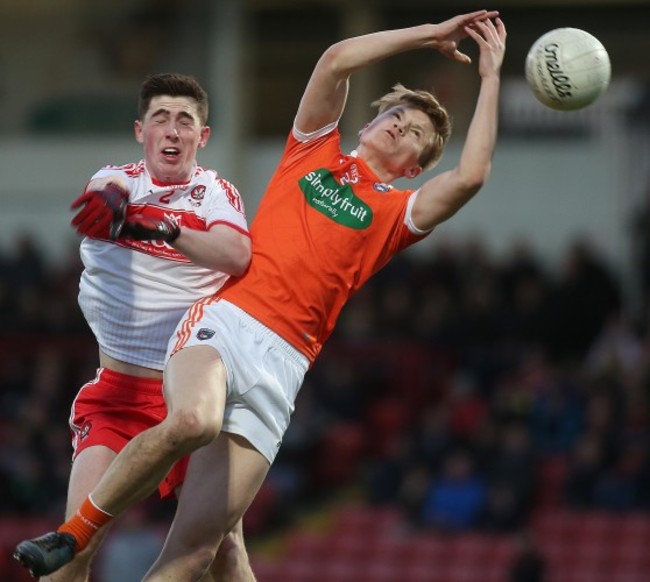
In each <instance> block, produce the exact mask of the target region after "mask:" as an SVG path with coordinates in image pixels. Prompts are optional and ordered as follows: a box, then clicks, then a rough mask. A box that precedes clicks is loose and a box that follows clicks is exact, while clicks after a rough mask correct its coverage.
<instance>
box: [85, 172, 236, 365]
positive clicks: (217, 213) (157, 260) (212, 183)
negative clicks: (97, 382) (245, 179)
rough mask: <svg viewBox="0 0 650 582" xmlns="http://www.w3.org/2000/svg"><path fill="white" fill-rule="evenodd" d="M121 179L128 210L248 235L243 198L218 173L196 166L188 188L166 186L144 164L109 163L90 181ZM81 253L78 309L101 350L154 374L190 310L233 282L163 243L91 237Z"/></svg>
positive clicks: (87, 239)
mask: <svg viewBox="0 0 650 582" xmlns="http://www.w3.org/2000/svg"><path fill="white" fill-rule="evenodd" d="M116 174H117V175H120V176H122V177H123V178H124V179H126V181H127V183H128V188H129V192H130V195H129V212H136V211H142V212H144V213H145V214H147V215H150V216H153V217H158V218H159V217H162V216H166V217H168V218H170V219H171V220H174V221H176V222H177V223H178V224H179V225H181V226H187V227H190V228H194V229H197V230H204V231H207V230H209V229H210V228H211V227H212V226H214V225H215V224H218V223H223V224H227V225H229V226H231V227H233V228H235V229H237V230H239V231H241V232H243V233H248V226H247V222H246V216H245V213H244V207H243V204H242V200H241V198H240V196H239V193H238V192H237V190H236V189H235V188H234V186H232V184H230V183H229V182H227V181H226V180H222V179H220V178H218V177H217V174H216V172H214V171H213V170H207V169H204V168H202V167H200V166H196V167H195V170H194V173H193V175H192V178H191V179H190V181H189V182H187V183H186V184H163V183H160V182H158V181H156V180H154V179H152V178H151V176H150V175H149V173H148V172H147V170H146V168H145V164H144V162H143V161H140V162H138V163H137V164H128V165H125V166H106V167H104V168H102V169H101V170H100V171H99V172H97V173H96V174H95V175H94V176H93V178H101V177H104V176H109V175H116ZM80 251H81V259H82V261H83V264H84V266H85V270H84V271H83V273H82V275H81V281H80V284H79V305H80V307H81V309H82V311H83V314H84V316H85V318H86V320H87V321H88V324H89V326H90V328H91V329H92V331H93V333H94V334H95V336H96V338H97V342H98V344H99V346H100V347H101V349H102V350H103V351H104V352H105V353H106V354H108V355H109V356H111V357H113V358H116V359H117V360H120V361H123V362H128V363H131V364H136V365H139V366H144V367H147V368H153V369H157V370H162V369H163V367H164V360H165V352H166V349H167V344H168V342H169V337H170V336H171V334H172V333H173V332H174V329H175V328H176V325H177V324H178V321H179V320H180V318H181V317H182V315H183V314H184V313H185V311H186V309H187V308H188V307H189V306H190V305H192V304H193V303H194V302H195V301H196V300H197V299H201V298H202V297H206V296H209V295H211V294H213V293H215V292H216V291H217V290H218V289H219V288H220V287H221V285H223V283H224V281H225V280H226V279H227V277H228V276H227V275H226V274H225V273H220V272H215V271H212V270H210V269H206V268H204V267H199V266H197V265H195V264H193V263H191V262H190V261H189V259H187V258H186V257H185V256H183V255H182V254H180V253H179V252H178V251H176V250H175V249H174V248H173V247H172V246H171V245H169V244H167V243H165V242H163V241H129V240H118V241H108V240H97V239H91V238H88V237H86V238H84V239H83V241H82V242H81V249H80Z"/></svg>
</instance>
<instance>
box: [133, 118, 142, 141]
mask: <svg viewBox="0 0 650 582" xmlns="http://www.w3.org/2000/svg"><path fill="white" fill-rule="evenodd" d="M133 132H134V133H135V140H136V141H137V142H138V143H144V137H143V136H142V122H141V121H140V120H139V119H136V120H135V122H134V123H133Z"/></svg>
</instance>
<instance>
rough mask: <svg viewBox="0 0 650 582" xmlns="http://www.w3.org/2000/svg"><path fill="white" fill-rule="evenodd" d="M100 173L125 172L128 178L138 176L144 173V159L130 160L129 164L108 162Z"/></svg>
mask: <svg viewBox="0 0 650 582" xmlns="http://www.w3.org/2000/svg"><path fill="white" fill-rule="evenodd" d="M98 173H102V174H105V175H106V174H111V173H116V174H123V175H124V176H126V177H127V178H137V177H139V176H142V175H144V173H145V166H144V160H140V161H139V162H130V163H128V164H106V165H105V166H102V167H101V169H100V170H99V172H98Z"/></svg>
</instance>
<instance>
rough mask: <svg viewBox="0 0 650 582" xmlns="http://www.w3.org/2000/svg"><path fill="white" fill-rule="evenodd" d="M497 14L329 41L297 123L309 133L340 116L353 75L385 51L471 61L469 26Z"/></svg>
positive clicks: (466, 16)
mask: <svg viewBox="0 0 650 582" xmlns="http://www.w3.org/2000/svg"><path fill="white" fill-rule="evenodd" d="M497 14H498V13H497V12H496V11H487V10H478V11H476V12H471V13H468V14H461V15H459V16H455V17H454V18H451V19H449V20H446V21H445V22H442V23H440V24H422V25H420V26H413V27H409V28H401V29H394V30H384V31H379V32H374V33H371V34H366V35H362V36H357V37H352V38H348V39H345V40H342V41H340V42H338V43H336V44H334V45H332V46H330V47H329V48H328V49H327V50H326V51H325V52H324V53H323V55H322V56H321V58H320V59H319V60H318V62H317V63H316V66H315V68H314V71H313V73H312V76H311V79H310V80H309V83H308V85H307V88H306V89H305V93H304V94H303V97H302V100H301V102H300V106H299V108H298V113H297V115H296V121H295V125H296V128H297V129H298V130H299V131H301V132H303V133H311V132H313V131H317V130H319V129H321V128H323V127H325V126H326V125H328V124H329V123H332V122H334V121H337V120H338V119H339V118H340V117H341V114H342V113H343V109H344V107H345V101H346V98H347V93H348V80H349V77H350V75H351V74H352V73H353V72H354V71H356V70H359V69H362V68H364V67H367V66H369V65H372V64H374V63H377V62H379V61H382V60H384V59H385V58H387V57H390V56H393V55H396V54H399V53H402V52H406V51H409V50H415V49H426V48H428V49H434V50H437V51H439V52H440V53H442V54H443V55H445V56H447V57H449V58H451V59H454V60H456V61H459V62H461V63H469V62H470V59H469V57H468V56H467V55H466V54H464V53H462V52H460V50H459V49H458V45H459V43H460V42H461V41H462V40H463V39H465V38H467V36H468V32H467V30H468V26H474V25H475V24H477V23H479V22H485V21H487V20H488V19H490V18H494V17H496V16H497Z"/></svg>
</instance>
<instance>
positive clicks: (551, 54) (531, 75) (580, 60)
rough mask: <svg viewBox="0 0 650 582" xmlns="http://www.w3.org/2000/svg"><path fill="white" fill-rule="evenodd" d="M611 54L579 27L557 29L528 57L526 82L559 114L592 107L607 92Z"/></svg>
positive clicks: (545, 35)
mask: <svg viewBox="0 0 650 582" xmlns="http://www.w3.org/2000/svg"><path fill="white" fill-rule="evenodd" d="M610 77H611V65H610V61H609V55H608V54H607V50H606V49H605V47H604V46H603V45H602V43H601V42H600V41H599V40H598V39H597V38H596V37H595V36H593V35H591V34H589V33H588V32H585V31H584V30H581V29H579V28H556V29H554V30H551V31H549V32H547V33H546V34H544V35H542V36H541V37H540V38H538V39H537V40H536V41H535V43H533V45H532V46H531V48H530V50H529V51H528V55H527V56H526V81H527V82H528V85H529V86H530V88H531V89H532V91H533V93H534V95H535V97H536V98H537V99H538V101H540V102H541V103H543V104H544V105H546V106H548V107H551V108H553V109H557V110H559V111H574V110H576V109H582V108H583V107H586V106H587V105H590V104H591V103H593V102H594V101H596V99H598V97H600V96H601V95H602V94H603V93H604V92H605V89H607V87H608V85H609V80H610Z"/></svg>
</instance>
